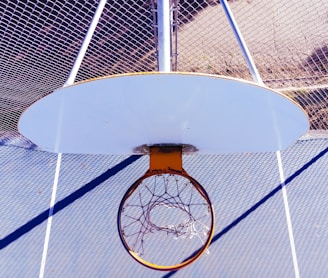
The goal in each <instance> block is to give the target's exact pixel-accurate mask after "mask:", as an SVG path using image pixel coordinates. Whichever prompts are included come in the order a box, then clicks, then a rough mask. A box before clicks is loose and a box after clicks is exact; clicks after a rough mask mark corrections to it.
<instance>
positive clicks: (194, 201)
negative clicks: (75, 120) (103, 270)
mask: <svg viewBox="0 0 328 278" xmlns="http://www.w3.org/2000/svg"><path fill="white" fill-rule="evenodd" d="M136 186H137V187H136ZM213 227H214V214H213V210H212V205H211V203H210V200H209V199H208V197H207V193H206V192H205V190H204V189H203V188H201V187H199V185H197V184H195V183H194V182H193V181H191V180H190V179H188V178H187V177H184V176H181V175H178V174H156V175H153V176H150V177H146V178H142V179H141V180H139V181H137V182H136V183H135V184H134V185H132V186H131V188H130V189H129V190H128V191H127V193H126V195H125V196H124V197H123V200H122V203H121V206H120V209H119V230H120V234H121V238H122V239H123V242H124V243H125V245H126V247H127V249H128V250H132V251H133V252H134V253H136V254H137V256H138V257H140V258H142V259H143V260H145V261H147V262H150V263H152V264H154V265H156V266H166V267H168V266H176V265H179V264H180V263H182V262H183V261H185V259H186V258H188V257H189V256H192V257H195V258H197V257H198V256H196V255H198V254H200V253H199V252H200V251H201V250H204V248H206V247H207V245H208V243H209V241H210V239H211V237H212V232H213ZM201 253H202V252H201ZM173 268H174V267H173Z"/></svg>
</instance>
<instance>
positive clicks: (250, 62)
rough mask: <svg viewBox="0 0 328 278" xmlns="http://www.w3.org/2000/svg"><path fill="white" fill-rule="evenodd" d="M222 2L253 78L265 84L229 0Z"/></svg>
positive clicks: (222, 0)
mask: <svg viewBox="0 0 328 278" xmlns="http://www.w3.org/2000/svg"><path fill="white" fill-rule="evenodd" d="M221 4H222V7H223V10H224V12H225V14H226V16H227V18H228V20H229V23H230V26H231V28H232V30H233V32H234V34H235V36H236V39H237V41H238V44H239V46H240V48H241V51H242V52H243V56H244V58H245V60H246V63H247V66H248V68H249V70H250V72H251V74H252V77H253V80H254V81H255V82H256V83H258V84H260V85H263V81H262V79H261V77H260V74H259V72H258V70H257V68H256V66H255V63H254V61H253V59H252V56H251V54H250V53H249V50H248V48H247V45H246V43H245V41H244V38H243V36H242V34H241V32H240V30H239V28H238V26H237V23H236V21H235V19H234V17H233V14H232V12H231V10H230V8H229V5H228V2H227V0H221Z"/></svg>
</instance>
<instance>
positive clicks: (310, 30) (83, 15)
mask: <svg viewBox="0 0 328 278" xmlns="http://www.w3.org/2000/svg"><path fill="white" fill-rule="evenodd" d="M171 2H172V6H174V7H175V6H176V7H177V9H176V19H177V25H176V26H175V27H174V32H175V34H176V39H174V42H175V43H176V46H177V47H176V52H177V58H176V62H177V63H176V67H174V70H178V71H187V72H201V73H211V74H219V75H225V76H230V77H236V78H243V79H247V80H251V75H250V73H249V70H248V68H247V66H246V63H245V61H244V59H243V57H242V54H241V51H240V50H239V47H238V44H237V42H236V40H235V38H234V35H233V33H232V30H231V28H230V26H229V24H228V21H227V19H226V17H225V15H224V12H223V9H222V7H221V4H220V2H219V1H215V0H171ZM228 3H229V5H230V7H231V9H232V12H233V14H234V16H235V19H236V21H237V23H238V26H239V28H240V30H241V32H242V34H243V36H244V39H245V41H246V43H247V45H248V47H249V50H250V52H251V54H252V57H253V58H254V61H255V64H256V66H257V67H258V69H259V72H260V75H261V77H262V79H263V80H264V82H265V84H266V85H267V86H269V87H271V88H274V89H278V90H280V91H281V92H283V93H285V94H287V95H288V96H291V97H292V98H294V99H295V100H296V101H297V102H298V103H300V104H301V105H302V107H304V108H305V109H306V111H307V112H308V114H309V117H310V122H311V129H327V127H328V113H327V109H328V106H327V100H326V99H327V98H326V95H327V92H328V91H327V90H328V89H327V87H328V81H327V80H328V28H327V27H328V17H327V10H328V2H327V1H326V0H317V1H303V0H289V1H278V0H231V1H229V2H228ZM98 4H99V0H77V1H68V0H61V1H47V0H36V1H28V0H20V1H18V0H3V1H1V2H0V77H1V78H0V131H1V132H17V121H18V119H19V116H20V115H21V113H22V111H24V109H26V108H27V107H28V106H29V105H31V104H32V103H33V102H35V101H36V100H38V99H40V98H41V97H43V96H45V95H47V94H49V93H51V92H52V91H53V90H54V89H56V88H58V87H61V86H62V85H63V84H64V82H65V80H66V78H67V76H68V74H69V72H70V69H71V67H72V65H73V63H74V60H75V57H76V55H77V53H78V50H79V47H80V46H81V43H82V41H83V38H84V36H85V34H86V31H87V29H88V26H89V24H90V22H91V20H92V17H93V15H94V13H95V10H96V8H97V6H98ZM156 6H157V1H156V0H115V1H107V4H106V6H105V9H104V12H103V13H102V16H101V18H100V22H99V24H98V25H97V28H96V31H95V34H94V36H93V38H92V41H91V44H90V47H89V48H88V51H87V54H86V56H85V58H84V60H83V63H82V66H81V68H80V70H79V73H78V76H77V80H76V81H80V80H85V79H89V78H94V77H100V76H105V75H112V74H119V73H127V72H143V71H155V70H157V60H156V25H154V22H155V19H156Z"/></svg>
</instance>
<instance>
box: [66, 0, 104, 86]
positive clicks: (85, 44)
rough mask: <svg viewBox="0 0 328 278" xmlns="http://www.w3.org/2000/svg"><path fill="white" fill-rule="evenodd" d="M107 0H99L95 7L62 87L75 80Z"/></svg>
mask: <svg viewBox="0 0 328 278" xmlns="http://www.w3.org/2000/svg"><path fill="white" fill-rule="evenodd" d="M106 2H107V0H101V1H100V3H99V5H98V7H97V10H96V12H95V14H94V16H93V18H92V21H91V24H90V26H89V29H88V32H87V34H86V35H85V38H84V41H83V43H82V45H81V48H80V50H79V53H78V55H77V57H76V59H75V62H74V65H73V67H72V69H71V72H70V74H69V76H68V78H67V80H66V82H65V84H64V87H65V86H68V85H72V84H73V83H74V81H75V78H76V75H77V73H78V71H79V69H80V66H81V64H82V60H83V58H84V56H85V53H86V52H87V49H88V46H89V44H90V41H91V38H92V36H93V33H94V32H95V30H96V27H97V24H98V22H99V19H100V16H101V14H102V12H103V10H104V7H105V4H106Z"/></svg>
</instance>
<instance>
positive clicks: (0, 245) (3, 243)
mask: <svg viewBox="0 0 328 278" xmlns="http://www.w3.org/2000/svg"><path fill="white" fill-rule="evenodd" d="M140 157H141V155H132V156H130V157H128V158H127V159H125V160H123V161H122V162H120V163H119V164H117V165H115V166H114V167H113V168H110V169H108V170H107V171H106V172H104V173H103V174H101V175H100V176H98V177H97V178H95V179H94V180H92V181H90V182H89V183H87V184H86V185H84V186H82V187H81V188H79V189H78V190H76V191H74V192H73V193H71V194H70V195H68V196H67V197H65V198H64V199H62V200H60V201H58V202H57V203H56V204H55V205H54V207H53V215H55V214H57V213H58V212H60V211H61V210H63V209H64V208H66V207H67V206H69V205H70V204H72V203H74V202H75V201H76V200H78V199H80V198H81V197H83V196H84V195H85V194H87V193H89V192H90V191H92V190H93V189H95V188H96V187H98V186H99V185H100V184H101V183H103V182H104V181H106V180H107V179H109V178H110V177H112V176H114V175H116V174H117V173H118V172H120V171H121V170H123V169H124V168H126V167H127V166H129V165H130V164H131V163H133V162H135V161H136V160H138V159H139V158H140ZM49 212H50V208H49V209H46V210H44V211H43V212H41V213H40V214H39V215H37V216H36V217H34V218H33V219H31V220H30V221H28V222H27V223H25V224H24V225H22V226H21V227H19V228H18V229H16V230H15V231H13V232H12V233H10V234H8V235H7V236H5V237H4V238H2V239H1V240H0V250H2V249H4V248H5V247H7V246H8V245H10V244H11V243H13V242H14V241H15V240H17V239H19V238H20V237H22V236H23V235H25V234H26V233H28V232H30V231H31V230H33V229H34V228H35V227H36V226H38V225H40V224H41V223H42V222H44V221H46V220H47V219H48V217H49Z"/></svg>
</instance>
